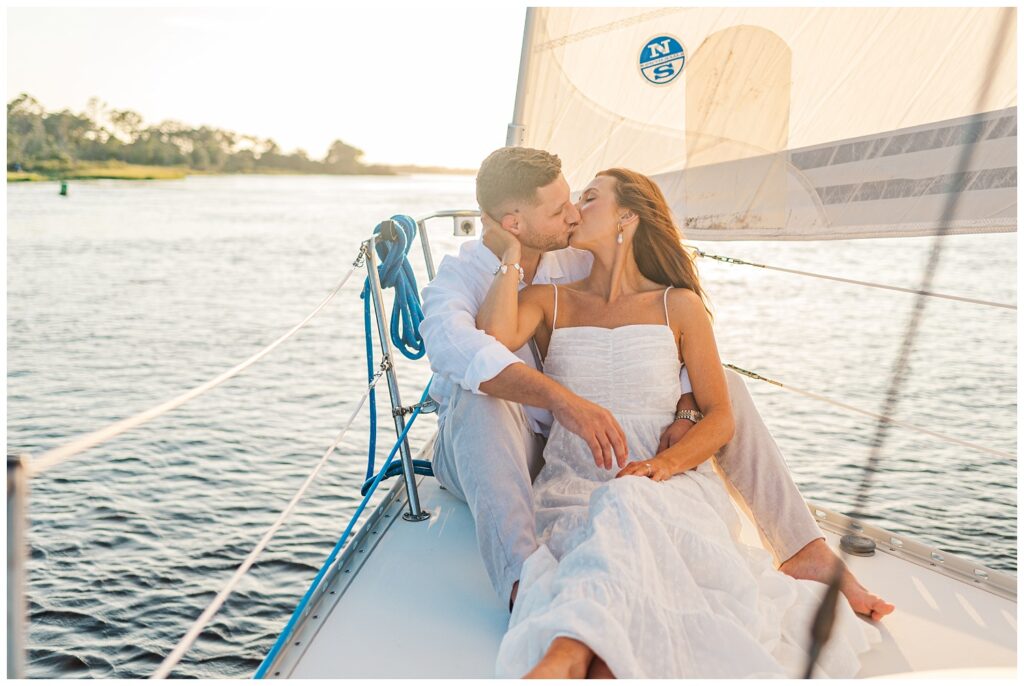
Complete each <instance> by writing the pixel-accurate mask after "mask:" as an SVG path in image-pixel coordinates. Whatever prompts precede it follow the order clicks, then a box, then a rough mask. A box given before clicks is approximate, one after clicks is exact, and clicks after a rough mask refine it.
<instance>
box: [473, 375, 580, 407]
mask: <svg viewBox="0 0 1024 686" xmlns="http://www.w3.org/2000/svg"><path fill="white" fill-rule="evenodd" d="M480 391H481V392H483V393H486V394H487V395H492V396H494V397H495V398H501V399H502V400H511V401H513V402H517V403H520V404H523V405H531V406H533V407H540V408H543V409H545V410H552V409H554V406H555V404H556V403H557V402H558V401H559V400H561V399H563V398H564V397H565V395H566V394H567V393H568V391H567V390H566V388H565V387H564V386H562V385H561V384H559V383H558V382H557V381H554V380H553V379H550V378H548V377H547V376H544V374H542V373H541V372H538V371H537V370H536V369H534V368H532V367H529V366H527V365H525V364H510V365H509V366H507V367H505V368H504V369H503V370H501V373H500V374H498V375H497V376H495V377H494V378H492V379H488V380H487V381H484V382H483V383H481V384H480Z"/></svg>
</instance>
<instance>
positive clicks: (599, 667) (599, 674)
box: [587, 655, 615, 679]
mask: <svg viewBox="0 0 1024 686" xmlns="http://www.w3.org/2000/svg"><path fill="white" fill-rule="evenodd" d="M587 678H588V679H614V678H615V675H614V674H612V670H610V669H608V663H607V662H605V661H604V660H602V659H601V658H600V657H598V656H597V655H595V656H594V659H593V660H591V661H590V666H589V667H587Z"/></svg>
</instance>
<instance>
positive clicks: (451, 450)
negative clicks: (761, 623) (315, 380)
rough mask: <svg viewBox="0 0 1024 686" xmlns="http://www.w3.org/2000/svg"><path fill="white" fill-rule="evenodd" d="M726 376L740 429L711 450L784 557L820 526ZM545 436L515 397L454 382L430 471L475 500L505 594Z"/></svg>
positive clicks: (529, 538)
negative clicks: (490, 393) (504, 397)
mask: <svg viewBox="0 0 1024 686" xmlns="http://www.w3.org/2000/svg"><path fill="white" fill-rule="evenodd" d="M725 376H726V380H727V381H728V384H729V397H730V399H731V401H732V411H733V419H734V420H735V425H736V430H735V433H734V435H733V437H732V440H730V441H729V442H728V443H727V444H725V445H724V446H722V448H721V449H720V450H719V451H718V453H717V455H716V456H715V458H716V463H717V464H716V467H717V470H718V473H719V474H720V475H722V477H723V480H724V481H725V483H726V485H727V486H728V488H729V491H730V493H732V495H733V498H734V499H735V500H736V501H737V503H738V504H739V505H740V506H741V507H742V508H743V509H744V510H745V511H746V512H747V513H748V515H750V517H751V519H752V520H753V521H754V523H755V524H756V525H757V529H758V533H759V534H760V536H761V540H762V542H763V543H764V545H765V547H766V548H767V549H768V550H769V551H771V553H772V555H773V556H774V558H775V562H776V564H781V563H782V562H784V561H785V560H787V559H789V558H790V557H792V556H793V555H794V554H796V553H797V552H798V551H799V550H800V549H801V548H803V547H804V546H805V545H807V544H808V543H810V542H811V541H813V540H815V539H817V538H821V537H822V533H821V530H820V529H819V528H818V525H817V523H816V522H815V521H814V518H813V517H812V516H811V514H810V511H809V510H808V508H807V505H806V504H805V503H804V499H803V497H802V496H801V495H800V491H799V490H797V487H796V484H794V483H793V479H792V477H791V476H790V474H789V469H788V467H787V466H786V461H785V459H784V458H783V457H782V452H781V451H780V450H779V447H778V445H776V443H775V439H773V438H772V436H771V433H770V432H769V431H768V427H767V426H765V423H764V420H762V419H761V415H760V414H759V413H758V411H757V408H756V407H755V406H754V400H753V398H751V397H750V392H749V391H748V390H747V386H746V383H744V381H743V378H742V377H741V376H740V375H739V374H737V373H736V372H734V371H732V370H731V369H726V370H725ZM544 443H545V439H544V437H543V436H541V435H539V434H536V433H534V432H533V431H531V430H530V425H529V422H528V421H527V418H526V414H525V412H524V411H523V407H522V405H520V404H519V403H515V402H511V401H508V400H501V399H499V398H494V397H491V396H488V395H479V394H475V393H471V392H469V391H466V390H464V389H462V388H461V387H458V386H456V387H455V389H454V391H453V392H452V396H451V398H450V399H449V401H448V412H447V413H446V414H445V416H444V419H443V420H442V422H441V425H440V427H439V429H438V436H437V441H436V443H435V445H434V462H433V467H434V476H435V477H436V478H437V480H438V483H440V484H441V485H442V486H444V487H445V488H446V489H448V491H449V492H451V493H452V494H453V495H455V496H456V497H458V498H460V499H461V500H463V501H465V502H466V504H467V505H468V506H469V509H470V512H472V514H473V520H474V521H475V522H476V535H477V542H478V544H479V546H480V554H481V556H482V557H483V561H484V566H485V567H486V569H487V574H488V575H489V576H490V578H491V584H492V585H493V586H494V590H495V591H496V592H497V593H498V595H499V597H501V598H502V599H508V598H509V596H510V595H511V594H512V585H513V584H514V583H515V582H516V581H517V580H518V579H519V574H520V571H521V570H522V566H523V563H524V562H525V561H526V558H528V557H529V556H530V555H531V554H532V553H533V551H535V550H536V549H537V535H536V530H535V528H534V526H535V517H534V503H533V487H532V482H533V479H534V478H535V477H536V476H537V474H538V473H539V472H540V469H541V467H542V466H543V464H544V462H543V452H544Z"/></svg>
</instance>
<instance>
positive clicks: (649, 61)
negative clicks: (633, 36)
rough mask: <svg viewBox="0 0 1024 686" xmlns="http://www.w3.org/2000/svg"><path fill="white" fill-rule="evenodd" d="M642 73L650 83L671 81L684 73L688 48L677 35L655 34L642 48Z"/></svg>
mask: <svg viewBox="0 0 1024 686" xmlns="http://www.w3.org/2000/svg"><path fill="white" fill-rule="evenodd" d="M639 63H640V73H641V74H642V75H643V77H644V78H645V79H647V80H648V81H649V82H650V83H653V84H655V85H658V86H661V85H664V84H666V83H671V82H672V81H674V80H675V78H676V77H677V76H679V75H680V74H681V73H683V67H684V66H685V65H686V48H684V47H683V44H682V42H681V41H680V40H679V39H678V38H676V37H675V36H670V35H668V34H665V35H661V36H655V37H654V38H651V39H650V40H649V41H647V42H646V43H644V47H643V48H641V49H640V58H639Z"/></svg>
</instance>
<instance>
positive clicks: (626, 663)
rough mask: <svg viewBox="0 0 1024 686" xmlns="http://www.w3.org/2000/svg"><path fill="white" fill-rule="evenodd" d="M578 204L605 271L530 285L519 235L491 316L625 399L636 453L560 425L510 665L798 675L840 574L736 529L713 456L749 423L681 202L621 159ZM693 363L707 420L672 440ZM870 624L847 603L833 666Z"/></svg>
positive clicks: (623, 418) (503, 330)
mask: <svg viewBox="0 0 1024 686" xmlns="http://www.w3.org/2000/svg"><path fill="white" fill-rule="evenodd" d="M579 209H580V213H581V217H582V220H581V222H580V223H579V224H578V225H577V227H576V228H575V229H574V231H573V233H572V236H571V238H570V245H572V246H573V247H576V248H580V249H583V250H587V251H589V252H591V253H592V254H593V255H594V264H593V270H592V271H591V273H590V275H589V276H588V277H587V278H586V279H584V280H583V281H580V282H577V283H574V284H569V285H566V286H562V287H558V286H551V285H542V286H530V287H528V288H525V289H523V291H522V292H521V293H519V294H518V296H517V283H518V270H517V269H516V268H515V266H514V265H515V263H516V262H518V260H519V246H518V244H517V243H516V242H515V240H514V239H513V238H511V237H507V245H506V247H505V250H504V253H503V255H502V264H503V265H509V267H508V268H506V269H505V270H504V271H502V270H501V269H499V270H498V272H497V273H496V275H495V279H494V284H493V285H492V287H491V290H490V291H489V292H488V295H487V298H486V299H485V301H484V303H483V305H482V307H481V308H480V310H479V313H478V316H477V326H478V327H480V328H482V329H483V330H485V331H487V332H488V333H489V334H491V335H493V336H494V337H495V338H497V339H498V340H499V341H501V342H502V343H504V344H505V345H506V346H508V348H509V349H511V350H517V349H519V348H520V347H522V346H523V345H524V344H525V343H526V342H527V341H528V340H529V339H530V338H531V337H534V336H536V339H537V343H538V347H539V348H540V350H541V353H542V354H543V355H545V361H544V371H545V373H547V374H548V375H549V376H551V377H552V378H554V379H555V380H557V381H559V382H560V383H562V384H563V385H565V386H566V387H568V388H569V389H570V390H572V391H573V392H575V393H577V394H579V395H581V396H582V397H584V398H587V399H588V400H591V401H593V402H596V403H598V404H600V405H603V406H604V407H607V408H608V409H610V410H611V411H612V412H613V413H614V414H615V416H616V418H617V419H618V421H619V423H620V425H621V426H622V428H623V430H624V431H625V433H626V437H627V446H628V447H627V451H628V453H629V455H628V456H627V455H625V454H621V455H616V458H617V462H618V465H617V468H616V467H615V466H613V465H611V464H609V463H602V462H600V461H595V459H594V458H593V457H591V455H592V452H591V450H590V449H589V448H588V446H587V445H586V443H585V442H584V439H582V438H580V437H577V436H576V435H574V434H572V433H570V432H569V431H566V430H565V429H564V428H563V427H561V426H560V425H558V424H557V423H556V424H555V425H554V426H553V427H552V430H551V435H550V437H549V439H548V443H547V447H546V449H545V451H544V459H545V466H544V468H543V470H542V471H541V473H540V474H539V475H538V477H537V479H536V481H535V483H534V491H535V498H536V505H537V531H538V534H539V540H540V541H541V546H540V548H539V549H538V550H537V551H536V552H535V553H534V554H533V555H532V556H531V557H530V558H529V559H528V560H527V562H526V564H525V565H524V568H523V573H522V577H521V582H520V587H519V593H518V597H517V600H516V604H515V607H514V609H513V613H512V618H511V620H510V624H509V630H508V633H507V634H506V636H505V638H504V640H503V641H502V644H501V648H500V650H499V655H498V666H497V671H498V675H499V676H521V675H523V674H524V673H527V672H528V673H527V676H531V677H583V676H591V677H612V676H614V677H620V678H623V677H625V678H644V677H648V678H650V677H748V676H799V675H800V673H801V671H802V668H803V666H804V660H805V659H806V658H805V654H806V644H807V643H808V636H809V627H810V623H811V619H812V617H813V614H814V612H815V610H816V608H817V605H818V603H819V600H820V597H821V595H822V594H823V592H824V588H825V587H824V586H823V585H822V584H819V583H816V582H811V581H798V580H796V579H793V578H790V577H788V576H786V575H784V574H782V573H781V572H778V571H776V570H775V569H774V568H773V566H772V564H771V558H770V556H769V555H768V553H767V552H766V551H764V550H761V549H757V548H751V547H749V546H746V545H743V544H741V543H739V541H738V535H739V528H740V523H739V520H738V518H737V515H736V511H735V510H734V508H733V506H732V503H731V501H730V500H729V497H728V495H727V494H726V491H725V488H724V485H723V484H722V482H721V481H720V480H719V479H718V477H717V476H716V475H715V473H714V471H713V469H712V467H711V466H710V464H709V463H708V458H709V457H711V456H712V455H713V454H714V453H715V452H716V451H717V450H718V449H719V448H721V447H722V446H723V445H724V444H725V443H726V442H727V441H728V440H729V439H730V437H731V436H732V432H733V420H732V415H731V408H730V402H729V395H728V390H727V387H726V380H725V374H724V371H723V369H722V363H721V360H720V359H719V356H718V351H717V347H716V345H715V338H714V333H713V331H712V327H711V319H710V314H709V310H708V309H707V306H706V297H705V295H704V292H703V290H702V289H701V286H700V282H699V279H698V277H697V272H696V269H695V268H694V265H693V263H692V260H691V259H690V257H689V255H688V254H687V253H686V252H685V251H684V250H683V248H682V245H681V243H680V236H679V232H678V230H677V229H676V227H675V225H674V223H673V221H672V218H671V214H670V211H669V209H668V205H667V203H666V202H665V199H664V197H663V196H662V194H661V192H660V190H659V189H658V187H657V186H656V185H655V184H654V183H653V182H652V181H651V180H650V179H648V178H647V177H645V176H643V175H641V174H638V173H635V172H631V171H628V170H624V169H609V170H607V171H604V172H601V173H600V174H598V176H597V177H596V178H595V179H594V180H593V181H592V182H591V183H590V184H589V185H588V186H587V187H586V189H584V191H583V193H582V195H581V196H580V200H579ZM509 274H511V275H512V276H509ZM681 363H682V364H685V365H686V368H687V372H688V375H689V377H690V382H691V384H692V386H693V393H694V397H695V399H696V401H697V403H698V405H699V406H700V409H701V411H702V413H703V414H704V418H703V419H702V420H701V421H700V422H698V423H697V424H696V425H695V426H694V427H693V428H692V429H690V431H689V432H688V433H687V434H686V435H685V436H684V438H683V439H682V440H680V441H679V442H677V443H676V444H675V445H673V446H672V447H670V448H668V449H666V450H663V451H660V452H659V451H658V450H657V448H658V437H659V436H660V435H661V433H662V430H663V429H664V428H665V427H666V426H667V425H668V424H669V423H670V422H671V421H672V418H673V414H674V412H675V406H676V401H677V400H678V396H679V385H678V378H679V366H680V364H681ZM598 454H600V451H599V453H598ZM609 454H610V451H609ZM606 462H607V461H606ZM872 639H875V640H877V631H876V630H875V629H874V628H873V627H870V626H869V625H867V624H865V623H862V622H860V621H859V620H858V619H857V618H856V616H855V615H854V614H853V612H852V610H850V608H849V607H848V606H846V605H845V604H842V607H840V608H839V616H838V618H837V622H836V626H835V628H834V630H833V635H832V639H831V641H830V643H829V645H828V646H827V648H826V650H825V652H824V654H823V656H822V658H821V659H820V660H819V663H818V664H819V667H820V669H819V674H820V675H827V676H832V677H849V676H853V675H855V674H856V673H857V671H858V670H859V667H860V665H859V660H858V658H857V655H858V654H859V653H861V652H864V651H866V650H867V649H868V647H869V641H870V640H872Z"/></svg>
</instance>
